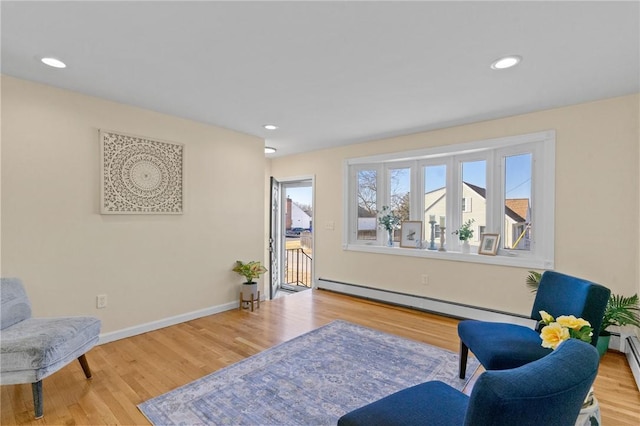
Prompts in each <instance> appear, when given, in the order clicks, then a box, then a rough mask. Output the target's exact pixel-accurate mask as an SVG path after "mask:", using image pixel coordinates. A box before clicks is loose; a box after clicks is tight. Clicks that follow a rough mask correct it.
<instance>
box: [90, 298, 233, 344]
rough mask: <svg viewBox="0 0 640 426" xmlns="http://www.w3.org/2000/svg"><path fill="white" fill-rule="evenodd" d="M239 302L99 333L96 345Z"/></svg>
mask: <svg viewBox="0 0 640 426" xmlns="http://www.w3.org/2000/svg"><path fill="white" fill-rule="evenodd" d="M238 306H239V302H237V301H235V302H229V303H225V304H222V305H217V306H211V307H209V308H205V309H200V310H198V311H192V312H187V313H184V314H180V315H176V316H173V317H169V318H163V319H160V320H157V321H151V322H147V323H144V324H139V325H135V326H133V327H127V328H123V329H121V330H116V331H111V332H108V333H101V334H100V340H98V345H102V344H104V343H109V342H113V341H116V340H120V339H125V338H127V337H132V336H137V335H138V334H143V333H148V332H149V331H154V330H159V329H161V328H165V327H169V326H172V325H176V324H180V323H183V322H187V321H191V320H194V319H198V318H202V317H206V316H209V315H213V314H218V313H220V312H224V311H229V310H231V309H238Z"/></svg>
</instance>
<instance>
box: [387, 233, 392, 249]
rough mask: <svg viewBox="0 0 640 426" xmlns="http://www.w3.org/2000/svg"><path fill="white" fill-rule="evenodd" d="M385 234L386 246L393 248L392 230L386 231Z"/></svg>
mask: <svg viewBox="0 0 640 426" xmlns="http://www.w3.org/2000/svg"><path fill="white" fill-rule="evenodd" d="M387 234H388V235H387V246H388V247H393V229H388V230H387Z"/></svg>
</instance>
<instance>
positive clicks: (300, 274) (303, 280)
mask: <svg viewBox="0 0 640 426" xmlns="http://www.w3.org/2000/svg"><path fill="white" fill-rule="evenodd" d="M284 275H285V284H289V285H298V286H303V287H311V256H310V255H309V254H307V253H306V252H305V251H304V249H303V248H294V249H287V250H286V264H285V270H284Z"/></svg>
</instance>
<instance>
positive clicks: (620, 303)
mask: <svg viewBox="0 0 640 426" xmlns="http://www.w3.org/2000/svg"><path fill="white" fill-rule="evenodd" d="M612 325H615V326H618V327H622V326H625V325H635V326H636V327H640V302H639V300H638V294H634V295H633V296H630V297H624V296H622V295H620V294H612V295H611V296H610V297H609V301H608V302H607V307H606V308H605V310H604V317H602V325H601V326H600V331H599V333H598V343H597V347H598V352H599V353H600V356H601V357H602V356H604V354H605V353H606V352H607V348H608V347H609V341H610V340H611V333H610V332H609V331H607V330H606V329H607V328H608V327H610V326H612Z"/></svg>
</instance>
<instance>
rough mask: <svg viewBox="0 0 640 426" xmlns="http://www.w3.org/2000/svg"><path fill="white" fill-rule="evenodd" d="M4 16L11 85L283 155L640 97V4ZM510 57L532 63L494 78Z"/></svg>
mask: <svg viewBox="0 0 640 426" xmlns="http://www.w3.org/2000/svg"><path fill="white" fill-rule="evenodd" d="M1 19H2V26H1V31H2V62H1V69H2V73H4V74H7V75H11V76H15V77H19V78H24V79H28V80H33V81H38V82H41V83H45V84H49V85H52V86H57V87H61V88H65V89H70V90H74V91H77V92H81V93H86V94H89V95H93V96H98V97H101V98H105V99H110V100H113V101H117V102H122V103H125V104H130V105H135V106H139V107H143V108H147V109H151V110H155V111H159V112H163V113H166V114H171V115H175V116H179V117H184V118H189V119H192V120H196V121H200V122H205V123H210V124H214V125H217V126H222V127H226V128H230V129H234V130H237V131H240V132H244V133H248V134H251V135H256V136H259V137H262V138H264V139H265V140H266V141H265V143H266V145H271V146H274V147H276V148H277V149H278V152H277V153H276V154H271V156H279V155H289V154H293V153H298V152H305V151H312V150H317V149H321V148H325V147H332V146H338V145H344V144H350V143H356V142H362V141H366V140H372V139H377V138H381V137H388V136H395V135H401V134H408V133H414V132H417V131H422V130H430V129H436V128H442V127H448V126H453V125H459V124H463V123H470V122H475V121H480V120H486V119H491V118H497V117H504V116H510V115H515V114H521V113H526V112H531V111H536V110H541V109H547V108H553V107H558V106H563V105H569V104H575V103H580V102H586V101H590V100H595V99H601V98H607V97H614V96H620V95H625V94H630V93H636V92H638V91H639V90H640V89H639V87H640V83H639V80H640V66H639V64H640V29H639V28H640V24H639V22H640V8H639V3H638V2H637V1H631V2H628V1H627V2H612V1H603V2H586V1H581V2H551V1H541V2H537V1H536V2H483V1H472V2H457V1H455V2H451V1H450V2H426V1H424V2H361V1H358V2H356V1H352V2H306V1H300V2H268V1H266V2H238V1H236V2H141V1H138V2H10V1H2V3H1ZM506 54H518V55H521V56H522V57H523V58H524V59H523V61H522V63H521V64H520V65H519V66H517V67H515V68H512V69H508V70H502V71H493V70H491V69H490V68H489V65H490V64H491V62H492V61H493V60H495V59H497V58H499V57H501V56H503V55H506ZM42 56H54V57H57V58H59V59H62V60H64V61H65V62H66V63H67V65H68V67H67V68H66V69H64V70H58V69H53V68H49V67H46V66H44V65H43V64H41V63H40V62H39V58H40V57H42ZM266 123H275V124H277V125H278V126H280V128H279V129H278V130H275V131H267V130H265V129H263V128H262V125H263V124H266Z"/></svg>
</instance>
